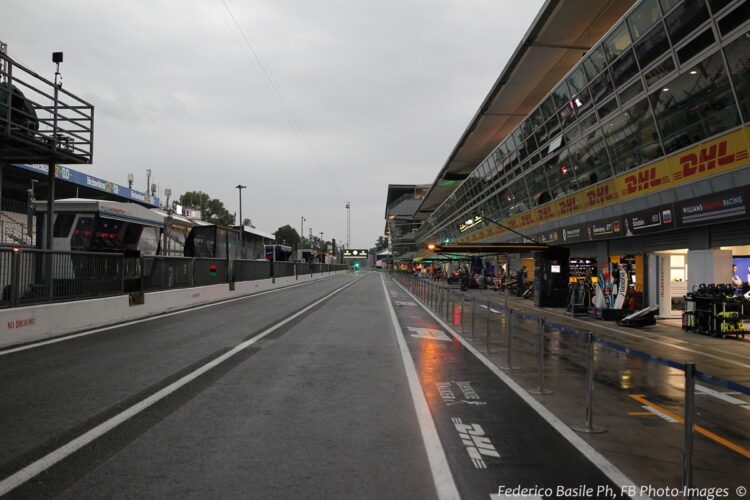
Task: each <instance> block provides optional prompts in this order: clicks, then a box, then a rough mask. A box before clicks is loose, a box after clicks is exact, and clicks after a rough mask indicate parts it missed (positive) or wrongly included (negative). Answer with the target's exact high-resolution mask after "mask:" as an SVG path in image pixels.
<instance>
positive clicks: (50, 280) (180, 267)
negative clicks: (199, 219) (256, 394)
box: [0, 246, 348, 308]
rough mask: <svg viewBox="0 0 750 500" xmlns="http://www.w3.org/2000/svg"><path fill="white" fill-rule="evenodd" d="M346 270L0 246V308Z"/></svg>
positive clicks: (342, 267) (335, 266) (332, 266)
mask: <svg viewBox="0 0 750 500" xmlns="http://www.w3.org/2000/svg"><path fill="white" fill-rule="evenodd" d="M346 269H348V266H347V265H342V264H308V263H305V262H297V263H295V262H274V263H271V262H270V261H267V260H226V259H210V258H192V257H168V256H148V257H126V256H124V255H123V254H119V253H117V254H115V253H112V254H108V253H93V252H64V251H47V250H38V249H34V248H23V247H7V246H6V247H3V246H0V308H7V307H17V306H23V305H30V304H38V303H44V302H54V301H65V300H80V299H87V298H94V297H103V296H110V295H119V294H124V293H133V292H154V291H158V290H172V289H177V288H188V287H194V286H206V285H216V284H222V283H230V282H239V281H254V280H262V279H270V278H271V277H272V276H273V277H277V278H281V277H288V276H299V275H306V274H311V273H315V274H320V273H330V272H334V271H343V270H346ZM272 271H273V274H272Z"/></svg>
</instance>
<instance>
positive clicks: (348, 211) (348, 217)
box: [346, 201, 352, 248]
mask: <svg viewBox="0 0 750 500" xmlns="http://www.w3.org/2000/svg"><path fill="white" fill-rule="evenodd" d="M351 208H352V204H351V203H349V202H348V201H347V202H346V247H347V248H349V246H350V245H351V242H350V241H349V240H351V237H352V215H351Z"/></svg>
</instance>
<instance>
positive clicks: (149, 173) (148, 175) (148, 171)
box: [146, 168, 151, 202]
mask: <svg viewBox="0 0 750 500" xmlns="http://www.w3.org/2000/svg"><path fill="white" fill-rule="evenodd" d="M150 187H151V169H150V168H147V169H146V201H148V202H150V201H151V196H149V194H148V193H149V191H150Z"/></svg>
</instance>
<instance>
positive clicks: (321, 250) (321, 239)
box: [320, 231, 326, 264]
mask: <svg viewBox="0 0 750 500" xmlns="http://www.w3.org/2000/svg"><path fill="white" fill-rule="evenodd" d="M325 246H326V245H325V243H323V231H321V232H320V253H321V256H320V263H321V264H325V257H323V255H322V254H323V252H324V251H325Z"/></svg>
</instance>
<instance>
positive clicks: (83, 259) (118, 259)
mask: <svg viewBox="0 0 750 500" xmlns="http://www.w3.org/2000/svg"><path fill="white" fill-rule="evenodd" d="M124 276H125V266H124V261H123V255H122V254H104V253H88V252H62V251H48V250H38V249H30V248H25V249H19V248H0V289H2V299H0V307H12V306H21V305H27V304H34V303H39V302H54V301H64V300H78V299H85V298H92V297H102V296H107V295H117V294H120V293H122V290H123V280H124Z"/></svg>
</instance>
